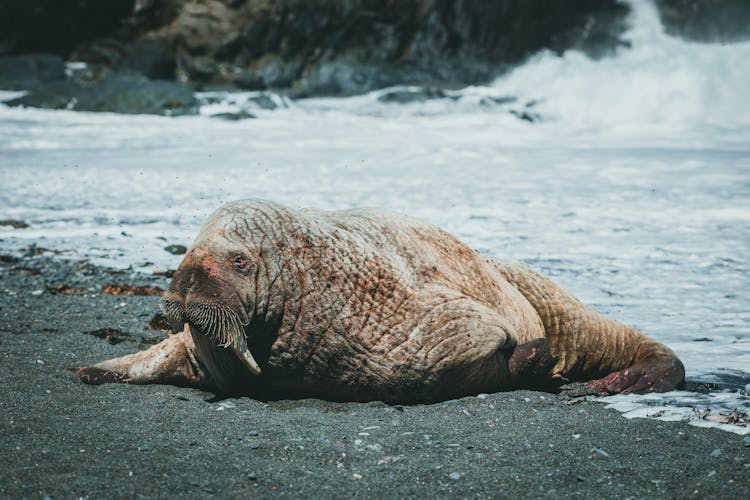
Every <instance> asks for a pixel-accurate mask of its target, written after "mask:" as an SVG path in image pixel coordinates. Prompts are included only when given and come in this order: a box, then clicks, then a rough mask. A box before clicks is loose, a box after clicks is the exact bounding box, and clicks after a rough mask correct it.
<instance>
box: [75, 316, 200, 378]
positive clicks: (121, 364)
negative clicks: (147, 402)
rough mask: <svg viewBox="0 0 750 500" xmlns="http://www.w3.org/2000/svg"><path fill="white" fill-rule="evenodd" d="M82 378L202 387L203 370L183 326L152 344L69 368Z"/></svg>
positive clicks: (191, 341) (187, 331)
mask: <svg viewBox="0 0 750 500" xmlns="http://www.w3.org/2000/svg"><path fill="white" fill-rule="evenodd" d="M70 371H71V372H73V374H74V375H75V376H76V377H78V378H79V379H81V381H83V382H85V383H87V384H92V385H100V384H108V383H125V384H172V385H179V386H183V387H204V386H206V385H207V377H206V373H205V371H204V370H203V368H202V367H201V365H200V363H198V361H197V359H196V358H195V346H194V344H193V339H192V336H191V335H190V331H189V330H187V328H186V330H185V331H182V332H180V333H179V334H177V335H173V336H171V337H169V338H168V339H166V340H164V341H162V342H160V343H159V344H157V345H155V346H153V347H152V348H150V349H148V350H145V351H141V352H137V353H135V354H130V355H128V356H122V357H120V358H114V359H110V360H107V361H102V362H101V363H97V364H95V365H93V366H82V367H80V368H73V369H71V370H70Z"/></svg>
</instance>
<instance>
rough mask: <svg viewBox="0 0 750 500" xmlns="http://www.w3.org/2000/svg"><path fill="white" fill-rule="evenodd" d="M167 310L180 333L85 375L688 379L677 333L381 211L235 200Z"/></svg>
mask: <svg viewBox="0 0 750 500" xmlns="http://www.w3.org/2000/svg"><path fill="white" fill-rule="evenodd" d="M163 312H164V315H165V317H166V318H167V319H168V320H169V321H170V323H171V324H172V325H173V328H174V329H175V331H177V332H179V333H177V334H176V335H173V336H171V337H170V338H168V339H167V340H165V341H164V342H162V343H160V344H158V345H156V346H154V347H152V348H151V349H149V350H147V351H142V352H139V353H136V354H132V355H129V356H124V357H121V358H116V359H112V360H108V361H104V362H102V363H99V364H96V365H93V366H84V367H81V368H77V369H75V370H74V373H75V374H76V375H77V376H78V377H79V378H81V379H82V380H83V381H84V382H88V383H92V384H99V383H105V382H125V383H136V384H145V383H168V384H176V385H183V386H191V387H201V388H204V389H209V390H213V391H215V392H218V393H223V394H246V395H250V396H254V397H259V398H281V397H319V398H324V399H331V400H346V401H368V400H382V401H386V402H393V403H418V402H433V401H440V400H445V399H450V398H455V397H460V396H463V395H470V394H476V393H479V392H495V391H501V390H512V389H518V388H530V389H539V390H548V391H553V392H557V391H560V390H566V391H569V392H570V393H571V394H573V395H581V394H613V393H619V392H625V393H627V392H636V393H644V392H651V391H668V390H672V389H675V388H678V387H679V386H680V385H681V384H682V383H683V382H684V368H683V366H682V363H681V362H680V361H679V359H678V358H677V357H676V356H675V354H674V353H673V352H672V351H671V350H669V349H668V348H667V347H666V346H664V345H663V344H660V343H659V342H657V341H655V340H653V339H651V338H649V337H648V336H646V335H644V334H642V333H640V332H638V331H636V330H634V329H632V328H629V327H627V326H625V325H622V324H620V323H618V322H616V321H614V320H611V319H609V318H606V317H605V316H603V315H601V314H599V313H597V312H596V311H593V310H592V309H589V308H588V307H586V306H585V305H583V304H582V303H581V302H580V301H578V300H577V299H576V298H575V297H573V296H572V295H571V294H570V293H568V292H566V291H565V290H563V289H562V288H560V287H559V286H557V285H556V284H555V283H553V282H552V281H550V280H549V279H547V278H545V277H544V276H542V275H540V274H538V273H537V272H535V271H533V270H531V269H529V268H527V267H524V266H521V265H518V264H507V263H501V262H497V261H495V260H493V259H491V258H489V257H486V256H483V255H481V254H479V253H477V252H475V251H473V250H471V249H470V248H468V247H467V246H466V245H464V244H463V243H461V242H460V241H459V240H457V239H456V238H454V237H453V236H451V235H449V234H448V233H446V232H444V231H442V230H440V229H438V228H435V227H432V226H429V225H427V224H424V223H421V222H419V221H417V220H414V219H411V218H408V217H404V216H400V215H395V214H392V213H388V212H384V211H380V210H372V209H364V210H347V211H332V212H327V211H318V210H311V209H305V210H300V211H296V210H292V209H289V208H286V207H283V206H281V205H277V204H274V203H270V202H265V201H260V200H247V201H240V202H235V203H231V204H227V205H224V206H222V207H221V208H220V209H219V210H217V211H216V212H215V213H214V214H213V215H212V216H211V217H210V218H209V219H208V221H207V222H206V223H205V225H204V226H203V228H202V229H201V232H200V234H199V235H198V237H197V238H196V240H195V242H194V243H193V245H192V246H191V247H190V249H189V250H188V252H187V254H186V255H185V258H184V260H183V262H182V263H181V264H180V266H179V268H178V269H177V271H176V273H175V275H174V278H173V281H172V283H171V285H170V287H169V289H168V290H167V292H166V293H165V295H164V301H163Z"/></svg>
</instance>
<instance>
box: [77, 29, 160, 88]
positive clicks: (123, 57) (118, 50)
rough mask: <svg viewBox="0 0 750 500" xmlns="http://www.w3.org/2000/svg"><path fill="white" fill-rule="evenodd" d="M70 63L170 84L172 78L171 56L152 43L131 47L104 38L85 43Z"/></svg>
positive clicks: (131, 44) (80, 46)
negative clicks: (125, 72) (140, 75)
mask: <svg viewBox="0 0 750 500" xmlns="http://www.w3.org/2000/svg"><path fill="white" fill-rule="evenodd" d="M70 60H72V61H81V62H85V63H86V64H88V65H89V66H94V67H104V68H106V69H110V70H113V71H115V72H117V71H129V72H134V73H140V74H142V75H144V76H147V77H148V78H153V79H162V80H171V79H173V78H174V74H175V58H174V56H173V55H172V54H171V52H170V51H169V50H168V48H167V47H165V46H164V44H162V43H160V42H157V41H155V40H137V41H135V42H133V43H130V42H123V41H121V40H116V39H114V38H103V39H98V40H93V41H88V42H85V43H83V44H81V45H79V46H78V47H76V49H75V50H74V51H73V52H72V53H71V55H70ZM100 71H101V70H100Z"/></svg>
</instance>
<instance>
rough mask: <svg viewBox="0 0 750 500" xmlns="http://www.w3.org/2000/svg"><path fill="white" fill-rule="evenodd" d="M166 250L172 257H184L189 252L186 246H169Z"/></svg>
mask: <svg viewBox="0 0 750 500" xmlns="http://www.w3.org/2000/svg"><path fill="white" fill-rule="evenodd" d="M164 250H166V251H167V252H169V253H171V254H172V255H183V254H184V253H185V252H187V247H186V246H185V245H167V246H165V247H164Z"/></svg>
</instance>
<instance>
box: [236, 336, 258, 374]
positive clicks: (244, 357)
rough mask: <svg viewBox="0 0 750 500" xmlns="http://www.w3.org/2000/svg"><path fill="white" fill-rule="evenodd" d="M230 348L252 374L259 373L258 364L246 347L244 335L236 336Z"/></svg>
mask: <svg viewBox="0 0 750 500" xmlns="http://www.w3.org/2000/svg"><path fill="white" fill-rule="evenodd" d="M232 350H233V351H234V353H235V354H236V355H237V357H238V358H240V361H242V362H243V363H244V364H245V366H246V367H247V369H248V370H250V372H251V373H252V374H253V375H260V366H258V363H257V362H256V361H255V358H253V355H252V353H251V352H250V349H248V348H247V343H246V341H245V339H244V337H240V338H237V339H235V340H234V342H232Z"/></svg>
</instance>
